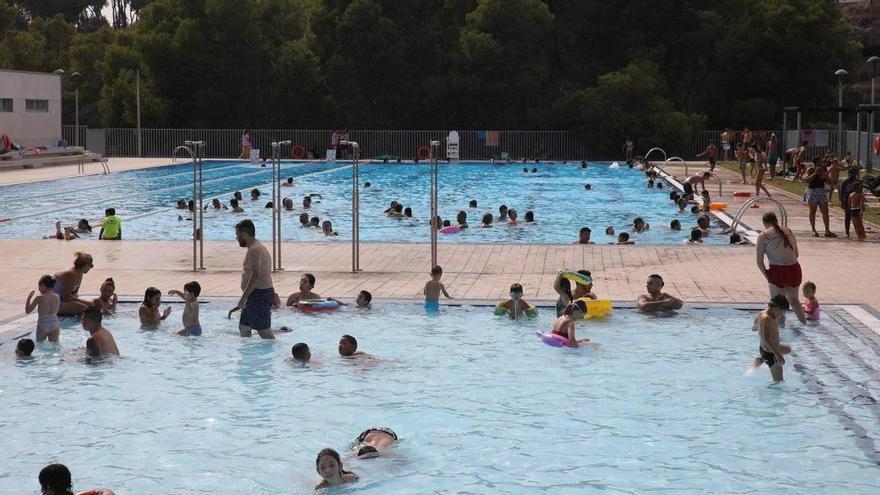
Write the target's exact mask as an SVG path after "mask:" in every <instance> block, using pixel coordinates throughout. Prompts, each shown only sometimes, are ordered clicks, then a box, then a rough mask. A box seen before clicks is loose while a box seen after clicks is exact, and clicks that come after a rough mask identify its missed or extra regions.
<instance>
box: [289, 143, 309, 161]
mask: <svg viewBox="0 0 880 495" xmlns="http://www.w3.org/2000/svg"><path fill="white" fill-rule="evenodd" d="M290 156H292V157H293V158H296V159H297V160H299V159H300V158H303V157H305V156H306V147H305V146H303V145H301V144H294V145H293V146H291V147H290Z"/></svg>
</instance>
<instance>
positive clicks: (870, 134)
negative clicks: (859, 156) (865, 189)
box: [866, 55, 880, 173]
mask: <svg viewBox="0 0 880 495" xmlns="http://www.w3.org/2000/svg"><path fill="white" fill-rule="evenodd" d="M866 62H867V63H869V64H871V105H873V104H874V80H875V79H876V77H877V62H880V57H878V56H876V55H874V56H873V57H871V58H869V59H868V60H866ZM873 144H874V109H873V108H872V109H871V113H870V114H869V118H868V166H867V169H868V173H871V171H872V170H873V169H874V155H873V151H874V150H873V149H871V147H872V145H873Z"/></svg>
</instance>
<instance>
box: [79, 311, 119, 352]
mask: <svg viewBox="0 0 880 495" xmlns="http://www.w3.org/2000/svg"><path fill="white" fill-rule="evenodd" d="M101 320H102V315H101V310H100V309H98V308H95V307H90V308H88V309H86V310H85V311H83V314H82V327H83V330H85V331H87V332H89V334H90V336H91V338H92V339H94V341H95V344H97V346H98V352H99V354H100V355H101V356H106V355H108V354H113V355H115V356H118V355H119V348H118V347H116V341H115V340H113V335H112V334H111V333H110V331H108V330H107V329H106V328H104V326H103V325H102V324H101Z"/></svg>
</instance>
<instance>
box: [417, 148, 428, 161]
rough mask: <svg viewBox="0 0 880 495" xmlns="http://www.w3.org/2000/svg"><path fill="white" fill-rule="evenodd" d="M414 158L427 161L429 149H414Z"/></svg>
mask: <svg viewBox="0 0 880 495" xmlns="http://www.w3.org/2000/svg"><path fill="white" fill-rule="evenodd" d="M416 156H417V157H419V160H427V159H429V158H431V148H429V147H427V146H419V147H418V148H416Z"/></svg>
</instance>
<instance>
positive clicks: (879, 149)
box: [874, 136, 880, 156]
mask: <svg viewBox="0 0 880 495" xmlns="http://www.w3.org/2000/svg"><path fill="white" fill-rule="evenodd" d="M874 155H875V156H876V155H880V136H877V137H875V138H874Z"/></svg>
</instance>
